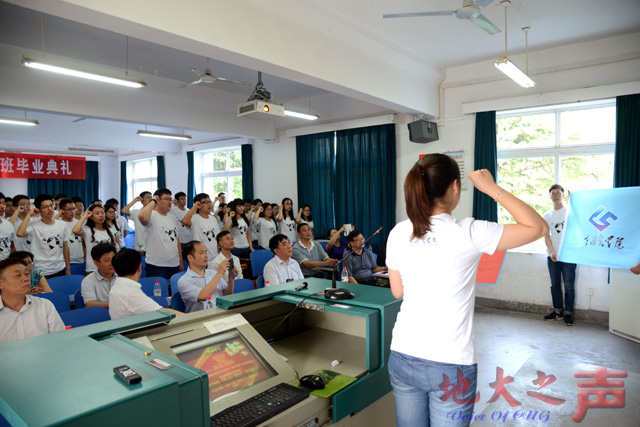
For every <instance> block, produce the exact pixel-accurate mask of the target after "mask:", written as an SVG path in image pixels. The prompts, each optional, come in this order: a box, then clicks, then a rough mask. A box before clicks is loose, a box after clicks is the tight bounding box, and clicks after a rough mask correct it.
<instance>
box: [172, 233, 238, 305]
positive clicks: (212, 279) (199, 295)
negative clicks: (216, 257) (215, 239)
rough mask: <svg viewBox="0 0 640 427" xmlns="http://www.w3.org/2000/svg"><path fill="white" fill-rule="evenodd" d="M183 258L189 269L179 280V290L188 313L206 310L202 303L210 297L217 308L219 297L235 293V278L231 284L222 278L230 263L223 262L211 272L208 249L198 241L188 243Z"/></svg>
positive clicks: (231, 280)
mask: <svg viewBox="0 0 640 427" xmlns="http://www.w3.org/2000/svg"><path fill="white" fill-rule="evenodd" d="M183 257H186V259H187V261H188V262H189V268H187V271H186V272H185V273H184V274H183V275H182V277H180V280H178V290H179V291H180V296H181V297H182V301H183V302H184V305H185V307H186V309H185V311H186V312H187V313H191V312H193V311H199V310H202V309H204V305H203V304H202V303H203V302H204V301H207V297H209V296H210V297H211V303H212V304H213V305H214V306H215V305H216V298H217V297H221V296H223V295H231V294H232V293H233V278H229V282H227V281H226V280H225V279H223V278H222V276H223V275H224V274H225V273H226V272H227V270H228V269H229V261H227V260H225V261H223V262H221V263H220V264H219V265H218V268H217V270H209V269H208V268H207V263H208V261H209V259H208V255H207V248H206V246H205V245H203V244H202V243H200V242H198V241H197V240H192V241H191V242H189V243H187V245H186V246H185V248H184V254H183Z"/></svg>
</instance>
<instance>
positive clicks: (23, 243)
mask: <svg viewBox="0 0 640 427" xmlns="http://www.w3.org/2000/svg"><path fill="white" fill-rule="evenodd" d="M29 221H40V219H39V218H30V219H29ZM20 224H22V220H21V219H20V217H19V216H17V217H16V223H15V224H13V229H14V231H15V232H17V231H18V228H20ZM13 244H14V246H15V247H16V251H27V252H31V238H30V237H29V236H26V237H18V236H17V235H16V240H14V242H13Z"/></svg>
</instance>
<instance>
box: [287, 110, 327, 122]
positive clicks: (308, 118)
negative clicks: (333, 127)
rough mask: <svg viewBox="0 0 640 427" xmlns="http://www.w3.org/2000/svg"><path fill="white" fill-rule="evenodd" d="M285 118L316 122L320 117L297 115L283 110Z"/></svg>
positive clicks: (294, 112)
mask: <svg viewBox="0 0 640 427" xmlns="http://www.w3.org/2000/svg"><path fill="white" fill-rule="evenodd" d="M284 115H285V116H291V117H297V118H299V119H305V120H318V119H319V118H320V117H319V116H316V115H313V114H305V113H298V112H296V111H290V110H284Z"/></svg>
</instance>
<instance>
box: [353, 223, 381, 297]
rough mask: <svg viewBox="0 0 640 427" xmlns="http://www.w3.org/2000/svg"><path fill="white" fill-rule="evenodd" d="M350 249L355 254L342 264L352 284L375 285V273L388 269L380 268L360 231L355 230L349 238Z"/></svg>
mask: <svg viewBox="0 0 640 427" xmlns="http://www.w3.org/2000/svg"><path fill="white" fill-rule="evenodd" d="M347 238H348V240H349V247H350V248H351V250H352V251H354V252H355V253H354V254H353V255H351V256H349V258H347V259H346V260H345V261H344V262H343V263H342V264H343V267H346V268H347V272H348V273H349V282H350V283H360V284H363V285H375V278H374V277H373V273H378V272H381V271H385V270H386V268H384V267H378V265H377V264H376V261H375V259H374V257H373V253H372V252H371V251H370V250H367V249H365V248H364V246H363V243H364V240H365V239H364V236H363V235H362V233H361V232H360V231H359V230H353V231H352V232H351V233H349V236H348V237H347Z"/></svg>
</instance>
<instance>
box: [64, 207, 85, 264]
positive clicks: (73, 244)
mask: <svg viewBox="0 0 640 427" xmlns="http://www.w3.org/2000/svg"><path fill="white" fill-rule="evenodd" d="M58 221H59V222H61V223H63V224H64V225H65V227H67V231H68V232H69V235H68V238H67V245H68V246H69V261H70V263H71V264H82V263H83V262H84V250H83V249H82V237H80V236H76V235H75V234H73V232H72V231H71V230H73V226H74V225H76V223H77V222H78V220H77V219H76V218H73V219H72V220H71V222H67V221H63V220H61V219H59V220H58Z"/></svg>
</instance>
